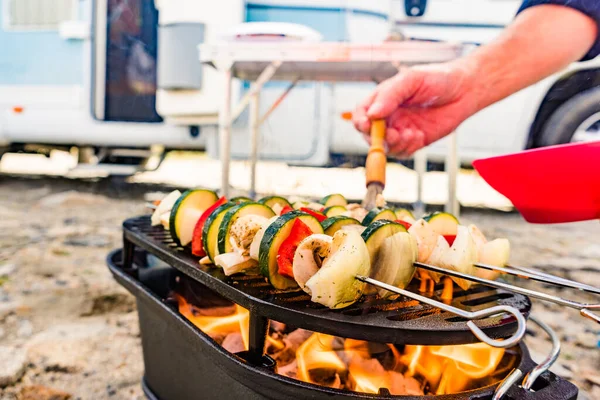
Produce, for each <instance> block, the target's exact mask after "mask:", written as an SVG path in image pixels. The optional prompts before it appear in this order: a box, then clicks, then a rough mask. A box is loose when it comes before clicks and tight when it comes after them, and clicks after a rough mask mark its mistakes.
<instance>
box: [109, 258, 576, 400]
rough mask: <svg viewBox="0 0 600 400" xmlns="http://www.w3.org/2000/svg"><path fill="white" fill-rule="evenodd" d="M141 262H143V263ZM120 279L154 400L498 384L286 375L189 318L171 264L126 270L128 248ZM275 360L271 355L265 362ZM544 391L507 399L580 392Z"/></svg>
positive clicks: (555, 381) (114, 261)
mask: <svg viewBox="0 0 600 400" xmlns="http://www.w3.org/2000/svg"><path fill="white" fill-rule="evenodd" d="M130 257H132V260H131V261H132V263H134V262H135V264H138V265H143V264H145V263H146V257H147V254H145V252H135V253H132V254H131V256H130ZM136 259H137V260H136ZM107 261H108V266H109V268H110V270H111V272H112V274H113V275H114V277H115V279H116V280H117V281H118V282H119V283H120V284H121V285H122V286H124V287H125V288H126V289H127V290H128V291H129V292H131V293H132V294H133V295H134V296H135V297H136V299H137V305H138V313H139V322H140V330H141V337H142V347H143V353H144V365H145V377H144V390H145V391H146V394H147V395H148V397H149V398H150V399H159V400H171V399H173V400H174V399H177V400H179V399H197V398H202V399H209V400H210V399H277V400H287V399H290V400H291V399H379V398H381V399H387V398H398V399H406V400H434V399H435V400H454V399H464V400H489V399H491V398H492V395H493V391H494V389H495V386H488V387H484V388H480V389H478V390H474V391H469V392H463V393H460V394H455V395H442V396H421V397H408V396H389V395H388V396H385V395H368V394H361V393H354V392H348V391H341V390H335V389H328V388H324V387H320V386H316V385H311V384H307V383H303V382H300V381H296V380H293V379H290V378H286V377H283V376H281V375H278V374H276V373H274V372H272V371H271V370H270V369H269V368H263V367H261V366H257V365H259V364H260V363H256V362H254V361H253V362H248V361H246V360H245V359H244V358H243V357H239V356H237V355H232V354H230V353H228V352H227V351H226V350H224V349H223V348H221V347H220V346H219V345H218V344H217V343H215V342H214V341H213V340H212V339H211V338H210V337H209V336H207V335H205V334H204V333H202V332H201V331H200V330H199V329H197V328H196V327H195V326H193V324H191V323H190V322H189V321H187V320H186V319H185V318H184V317H182V316H181V315H180V314H179V313H178V312H177V310H176V307H175V306H173V305H170V304H169V303H168V302H165V301H163V300H162V299H164V298H167V296H168V292H169V290H170V287H171V286H170V283H172V282H173V281H174V279H175V277H176V275H177V273H179V272H177V271H176V270H175V269H173V268H171V267H168V266H167V267H159V266H156V267H152V268H136V269H135V270H131V269H128V268H123V264H122V253H121V251H120V250H119V251H115V252H112V253H111V254H110V255H109V256H108V260H107ZM519 350H520V353H521V360H520V365H519V368H520V369H521V370H522V371H524V372H527V371H529V370H531V368H532V367H533V366H534V365H535V364H534V362H533V361H532V360H531V358H530V357H529V354H528V351H527V348H526V347H525V345H524V344H521V345H520V346H519ZM268 362H269V360H268V358H267V357H266V358H265V364H268ZM535 389H536V391H535V392H528V391H525V390H523V389H521V388H518V387H513V388H512V389H511V391H510V392H509V393H508V395H507V396H506V397H505V399H507V400H517V399H525V400H527V399H532V400H533V399H536V400H537V399H542V400H559V399H560V400H571V399H573V400H574V399H576V398H577V393H578V390H577V387H575V386H574V385H573V384H571V383H570V382H568V381H566V380H563V379H560V378H559V377H557V376H556V375H554V374H552V373H550V372H546V373H544V374H543V375H542V376H541V377H540V378H539V379H538V381H537V383H536V388H535Z"/></svg>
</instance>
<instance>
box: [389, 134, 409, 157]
mask: <svg viewBox="0 0 600 400" xmlns="http://www.w3.org/2000/svg"><path fill="white" fill-rule="evenodd" d="M386 142H387V145H388V147H389V151H390V154H392V155H396V154H400V153H403V152H404V151H405V150H406V147H407V146H408V143H407V142H406V129H405V128H401V129H396V128H389V129H388V130H387V136H386Z"/></svg>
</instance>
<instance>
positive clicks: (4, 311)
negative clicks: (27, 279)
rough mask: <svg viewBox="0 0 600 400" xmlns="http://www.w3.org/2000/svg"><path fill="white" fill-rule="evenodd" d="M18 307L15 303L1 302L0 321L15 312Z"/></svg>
mask: <svg viewBox="0 0 600 400" xmlns="http://www.w3.org/2000/svg"><path fill="white" fill-rule="evenodd" d="M16 309H17V305H16V304H15V303H13V302H6V303H4V302H0V321H2V320H3V319H4V318H6V317H7V316H8V315H10V314H12V313H14V312H15V310H16Z"/></svg>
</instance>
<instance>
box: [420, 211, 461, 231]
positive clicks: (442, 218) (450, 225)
mask: <svg viewBox="0 0 600 400" xmlns="http://www.w3.org/2000/svg"><path fill="white" fill-rule="evenodd" d="M423 219H424V220H425V221H427V222H428V223H429V227H430V228H431V229H433V230H434V232H435V233H437V234H438V235H442V236H456V233H457V230H458V225H459V223H458V219H456V217H455V216H454V215H452V214H448V213H446V212H439V211H438V212H434V213H432V214H429V215H426V216H424V217H423Z"/></svg>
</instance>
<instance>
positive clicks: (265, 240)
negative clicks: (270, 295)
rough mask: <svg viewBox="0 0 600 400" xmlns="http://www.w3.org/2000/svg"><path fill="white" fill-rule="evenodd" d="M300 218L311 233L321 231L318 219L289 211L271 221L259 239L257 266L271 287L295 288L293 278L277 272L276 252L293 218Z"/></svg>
mask: <svg viewBox="0 0 600 400" xmlns="http://www.w3.org/2000/svg"><path fill="white" fill-rule="evenodd" d="M296 218H300V219H301V220H302V222H304V223H305V224H306V225H308V227H309V228H310V230H311V231H312V232H313V233H323V228H322V227H321V224H320V223H319V221H318V220H317V219H316V218H315V217H313V216H312V215H309V214H307V213H305V212H302V211H291V212H289V213H286V214H283V215H282V216H280V217H279V218H277V219H276V220H275V221H274V222H273V223H271V224H270V225H269V226H268V227H267V229H266V230H265V233H264V235H263V237H262V240H261V241H260V248H259V252H258V267H259V268H260V272H261V273H262V274H263V275H264V276H266V277H267V278H268V279H269V282H270V283H271V285H273V287H275V288H276V289H280V290H285V289H291V288H296V287H297V286H298V284H297V283H296V281H295V280H293V279H289V278H286V277H285V276H282V275H280V274H279V272H278V267H277V252H278V251H279V247H280V246H281V244H282V243H283V241H284V240H285V239H286V238H287V237H288V236H289V234H290V232H291V230H292V225H294V220H295V219H296Z"/></svg>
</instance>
